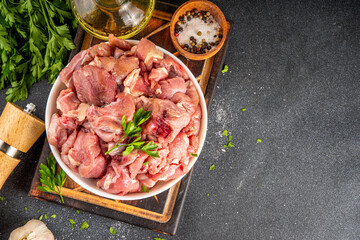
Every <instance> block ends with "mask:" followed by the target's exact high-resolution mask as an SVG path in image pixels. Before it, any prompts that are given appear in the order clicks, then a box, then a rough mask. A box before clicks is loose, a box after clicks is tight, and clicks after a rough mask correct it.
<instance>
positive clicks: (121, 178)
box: [97, 160, 140, 195]
mask: <svg viewBox="0 0 360 240" xmlns="http://www.w3.org/2000/svg"><path fill="white" fill-rule="evenodd" d="M97 186H98V187H100V188H102V189H104V190H105V191H107V192H108V193H114V194H119V195H125V194H126V193H128V192H137V191H138V190H139V188H140V185H139V181H138V180H136V179H132V178H131V177H130V172H129V169H128V168H127V167H126V166H123V165H121V164H120V163H119V162H118V161H116V160H112V161H111V163H110V164H109V166H108V168H107V172H106V174H105V176H104V177H103V178H102V179H100V180H99V181H98V182H97Z"/></svg>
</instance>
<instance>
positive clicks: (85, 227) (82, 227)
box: [80, 221, 89, 229]
mask: <svg viewBox="0 0 360 240" xmlns="http://www.w3.org/2000/svg"><path fill="white" fill-rule="evenodd" d="M88 227H89V224H88V223H87V222H86V221H85V222H83V223H82V224H81V227H80V229H88Z"/></svg>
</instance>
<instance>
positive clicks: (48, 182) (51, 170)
mask: <svg viewBox="0 0 360 240" xmlns="http://www.w3.org/2000/svg"><path fill="white" fill-rule="evenodd" d="M46 161H47V165H45V164H43V163H41V164H40V170H39V172H40V173H41V176H40V182H41V184H42V186H38V189H39V190H40V191H43V192H56V193H57V194H59V196H60V198H61V202H62V203H64V199H63V197H62V195H61V189H62V186H63V185H64V183H65V181H66V175H65V172H64V170H62V169H61V170H60V171H59V172H58V173H56V160H55V158H54V156H52V155H50V156H48V157H47V158H46Z"/></svg>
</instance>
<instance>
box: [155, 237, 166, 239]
mask: <svg viewBox="0 0 360 240" xmlns="http://www.w3.org/2000/svg"><path fill="white" fill-rule="evenodd" d="M154 240H166V239H165V238H158V237H154Z"/></svg>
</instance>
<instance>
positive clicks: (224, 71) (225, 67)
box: [221, 65, 229, 73]
mask: <svg viewBox="0 0 360 240" xmlns="http://www.w3.org/2000/svg"><path fill="white" fill-rule="evenodd" d="M228 70H229V67H228V65H225V66H224V68H223V69H222V70H221V72H222V73H226V72H227V71H228Z"/></svg>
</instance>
